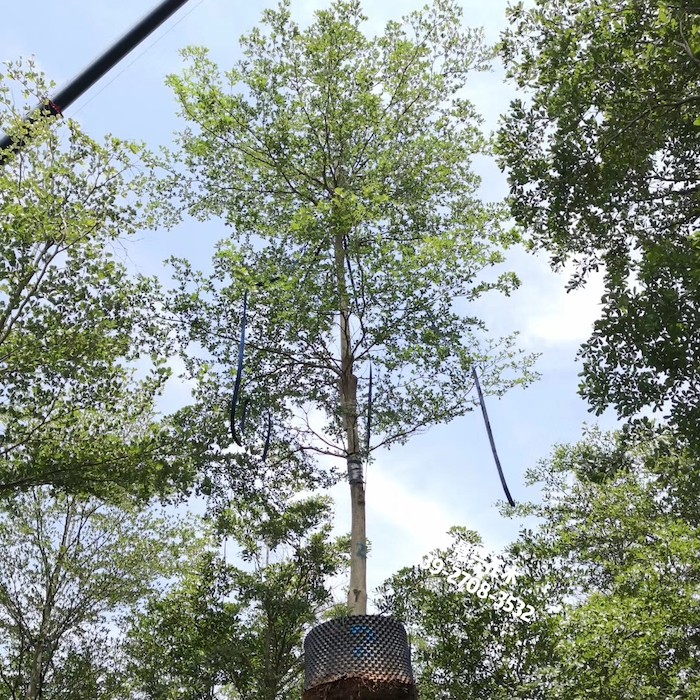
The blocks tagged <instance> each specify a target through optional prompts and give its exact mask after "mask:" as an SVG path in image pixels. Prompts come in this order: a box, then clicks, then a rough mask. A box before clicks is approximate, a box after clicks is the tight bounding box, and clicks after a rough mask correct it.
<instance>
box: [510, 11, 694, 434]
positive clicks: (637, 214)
mask: <svg viewBox="0 0 700 700" xmlns="http://www.w3.org/2000/svg"><path fill="white" fill-rule="evenodd" d="M698 12H699V10H698V6H697V3H694V2H689V1H686V0H682V1H681V2H676V3H669V2H665V1H656V0H654V1H652V0H641V1H636V0H635V2H632V1H631V0H630V1H627V0H624V1H622V2H619V1H616V2H613V1H612V0H584V1H579V0H567V1H565V2H558V1H557V2H552V1H550V0H537V2H536V3H535V5H534V7H532V8H531V9H525V7H524V5H523V4H522V3H519V4H516V5H514V6H513V7H512V8H511V9H510V14H509V18H510V21H511V28H510V29H508V30H507V31H506V32H505V33H504V34H503V37H502V38H503V41H502V44H501V55H502V56H503V59H504V60H505V62H506V64H507V66H508V74H509V76H510V78H511V79H512V80H513V81H514V82H515V83H516V84H517V85H518V87H519V88H520V89H521V90H522V91H523V92H524V99H518V100H515V101H514V102H513V103H512V105H511V109H510V112H509V113H508V115H507V116H506V117H505V119H504V123H503V126H502V128H501V130H500V134H499V139H498V151H499V153H500V156H501V162H502V164H503V166H505V167H507V168H508V170H509V179H510V186H511V195H512V199H511V202H512V212H513V215H514V217H515V218H516V220H517V221H518V223H519V224H521V225H522V226H523V227H525V228H527V229H528V230H529V231H530V232H531V242H532V244H533V245H534V246H535V247H538V248H543V249H545V250H547V251H548V252H549V253H550V254H551V260H552V264H553V266H554V267H555V268H557V269H558V268H559V267H560V266H561V265H562V264H563V263H564V262H565V261H567V260H569V261H573V263H574V265H575V270H576V271H575V274H574V276H573V278H572V279H571V281H570V284H569V287H570V288H574V287H577V286H579V285H582V284H584V283H585V280H586V279H587V278H588V276H589V275H590V273H591V272H592V271H596V270H599V269H601V270H602V271H603V272H604V279H605V286H606V290H605V294H604V295H603V298H602V299H601V302H602V306H603V309H602V315H601V318H600V319H599V320H598V321H597V322H596V324H595V328H594V332H593V335H592V336H591V338H590V339H589V340H588V342H586V343H585V344H584V345H583V347H582V349H581V356H582V358H583V360H584V367H583V382H582V385H581V391H582V392H583V394H584V395H585V396H586V397H587V398H588V399H589V401H590V402H591V404H592V406H593V408H594V409H595V411H596V412H597V413H601V412H602V411H603V410H604V409H605V408H606V407H607V406H614V407H615V408H616V409H617V411H618V413H619V414H620V415H621V416H627V417H629V416H633V415H635V414H637V413H639V412H640V411H642V410H643V409H645V408H652V409H654V410H660V409H666V408H668V409H669V413H670V417H671V419H672V421H673V423H674V424H675V425H676V426H677V427H678V428H679V429H680V430H681V431H682V433H683V434H684V435H685V436H686V437H687V438H688V439H690V440H691V441H693V442H694V443H695V444H696V445H698V442H697V429H696V425H697V422H698V417H699V414H698V406H700V400H699V399H700V396H699V395H698V386H700V374H699V371H700V365H699V364H698V359H697V358H698V357H700V353H699V352H698V345H697V338H698V337H699V336H700V316H699V315H698V300H699V299H700V286H699V280H700V277H699V276H698V270H700V257H698V254H699V248H698V237H697V235H696V229H697V228H698V226H697V222H698V217H699V215H700V209H699V208H698V179H699V172H698V153H699V151H700V130H699V128H698V126H699V124H700V121H699V119H698V115H699V114H700V77H699V76H700V73H699V72H698V68H699V67H700V33H699V31H700V30H699V29H698V21H697V17H698Z"/></svg>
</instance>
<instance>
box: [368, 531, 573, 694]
mask: <svg viewBox="0 0 700 700" xmlns="http://www.w3.org/2000/svg"><path fill="white" fill-rule="evenodd" d="M451 534H452V535H453V542H452V544H451V545H450V546H449V547H447V548H446V549H445V550H435V551H433V552H431V553H430V554H429V555H428V557H427V560H426V562H425V563H430V567H429V568H428V569H427V570H424V569H423V568H421V567H418V566H415V567H413V568H410V569H409V568H407V569H403V570H401V571H399V572H398V573H396V574H395V575H394V576H392V577H391V578H389V579H388V580H387V581H386V582H385V583H384V584H383V585H382V586H381V587H380V589H379V600H378V606H379V608H380V610H382V611H383V612H385V613H387V614H390V615H393V616H395V617H397V618H399V619H401V620H403V621H405V623H406V626H407V628H408V630H409V634H410V639H411V646H412V653H411V657H412V662H413V669H414V673H415V674H416V679H417V685H418V687H419V688H420V694H421V697H424V698H428V700H437V699H438V698H445V697H449V698H453V699H454V700H470V699H471V698H477V697H479V698H482V697H483V698H489V699H490V700H514V699H516V698H522V699H523V700H544V699H545V698H551V697H553V696H552V695H550V694H549V693H548V690H549V689H550V688H551V684H550V683H549V682H548V680H547V677H546V674H545V673H543V671H544V669H545V668H546V667H547V666H548V664H549V663H551V662H552V655H553V654H554V650H555V643H556V636H555V634H554V631H555V629H556V627H557V615H556V613H554V612H552V609H553V608H554V607H555V603H556V602H559V603H561V602H562V600H561V595H560V590H561V589H559V590H558V589H557V588H556V587H554V586H553V585H552V583H553V581H554V578H553V577H552V576H549V575H548V574H549V573H550V569H551V564H550V562H549V561H547V560H542V559H541V558H536V557H534V556H533V551H532V550H531V549H530V548H528V547H526V546H525V545H524V543H523V542H521V543H519V544H517V545H513V546H512V547H511V548H510V549H511V551H506V552H503V553H501V554H500V555H499V556H498V557H497V558H496V557H493V556H492V557H491V561H492V562H495V563H496V566H495V569H494V572H493V574H492V575H489V576H486V577H484V578H483V581H485V582H487V583H488V585H489V586H490V588H489V590H486V589H485V591H486V594H487V596H488V597H486V598H485V597H481V596H480V595H478V594H476V593H469V592H468V591H466V590H461V591H460V590H459V589H458V588H457V585H456V584H455V583H452V582H449V581H448V580H447V576H448V575H449V574H451V573H452V572H453V571H454V570H455V569H456V568H459V569H461V570H462V571H464V572H465V573H466V574H469V575H472V574H474V572H475V567H474V565H473V564H467V565H464V564H462V563H461V562H463V561H464V560H465V557H464V555H463V554H462V553H461V552H462V551H463V550H464V549H465V548H466V549H467V550H469V549H473V547H474V546H475V545H476V546H479V547H481V546H482V540H481V538H480V537H479V535H478V534H477V533H476V532H473V531H469V530H466V529H464V528H458V527H455V528H453V529H452V531H451ZM438 562H440V564H441V565H444V569H443V570H442V571H440V572H439V573H437V574H436V573H434V572H435V571H436V570H438V569H439V568H441V566H440V565H438ZM510 567H516V569H517V571H518V578H517V584H516V585H509V586H506V585H503V586H501V585H498V583H499V581H500V578H499V577H500V576H502V573H503V572H504V571H505V570H506V569H509V568H510ZM460 578H461V577H460ZM458 580H459V579H458ZM501 591H507V592H508V593H509V594H512V595H513V596H516V597H519V598H521V599H522V600H523V601H524V602H525V603H526V604H527V605H531V606H532V607H533V608H534V609H535V611H536V612H535V615H536V617H535V619H534V621H532V622H524V621H520V620H517V619H515V618H514V617H513V616H512V615H511V614H510V612H509V611H508V608H507V607H506V606H505V605H503V603H502V602H501V605H500V607H494V603H497V602H498V601H499V592H501ZM482 595H483V594H482ZM510 607H511V608H512V607H513V605H512V604H511V606H510Z"/></svg>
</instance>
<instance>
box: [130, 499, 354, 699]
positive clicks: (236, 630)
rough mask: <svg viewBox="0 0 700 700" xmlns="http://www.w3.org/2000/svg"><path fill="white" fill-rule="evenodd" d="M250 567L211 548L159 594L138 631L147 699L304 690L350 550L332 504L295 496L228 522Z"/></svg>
mask: <svg viewBox="0 0 700 700" xmlns="http://www.w3.org/2000/svg"><path fill="white" fill-rule="evenodd" d="M221 526H222V527H223V528H224V530H225V531H227V532H229V533H230V534H232V535H233V539H234V541H235V543H236V544H237V545H238V546H239V547H240V553H241V555H242V557H243V559H244V561H245V562H247V563H249V564H250V565H252V566H251V567H250V568H249V567H245V568H238V567H235V566H232V565H230V564H227V563H226V562H225V561H224V560H223V559H222V558H221V557H219V556H217V555H216V554H214V553H213V552H212V551H201V552H200V553H199V555H198V557H197V559H196V560H194V561H193V565H192V567H191V568H190V570H189V571H188V572H187V573H186V574H185V576H184V577H183V578H182V579H181V581H180V583H179V585H178V586H176V588H175V589H174V590H173V591H171V592H170V593H168V594H167V595H166V596H164V597H162V598H157V599H153V600H152V601H151V602H150V603H149V605H148V607H147V609H146V610H145V612H144V613H143V614H142V615H140V616H139V617H138V618H137V619H136V620H135V621H134V624H133V626H132V628H131V630H130V633H129V640H130V641H129V643H128V647H129V657H130V662H129V666H130V675H131V678H132V685H133V687H134V689H135V690H136V691H137V692H138V693H139V697H144V698H148V699H149V700H159V699H163V700H164V699H165V698H168V699H169V700H174V699H183V700H184V699H185V698H186V699H187V700H200V699H201V700H205V699H209V698H211V697H213V696H214V694H215V693H217V694H218V693H224V694H226V696H227V697H237V698H241V699H243V700H245V699H250V700H257V699H262V700H273V699H275V698H279V699H286V698H298V697H300V681H301V677H302V675H303V666H302V661H301V643H302V638H303V634H304V633H305V632H306V631H307V630H308V629H309V627H310V626H311V625H313V623H315V622H316V620H317V615H318V614H319V612H320V611H321V610H322V609H323V608H325V607H327V606H328V605H329V604H330V602H331V595H330V593H329V590H328V583H329V577H331V576H333V575H335V574H337V573H338V572H339V571H340V569H341V566H342V565H343V564H344V563H345V561H346V559H347V557H344V556H343V555H341V553H340V551H341V546H342V544H344V543H339V542H334V541H331V540H329V533H330V524H329V505H328V503H327V502H326V501H324V500H323V499H319V498H313V499H307V500H301V501H295V502H294V503H292V504H289V505H288V507H287V508H286V509H285V510H284V511H279V510H276V509H275V508H274V507H270V506H269V505H268V506H266V507H265V508H259V509H256V508H251V509H250V510H243V511H242V512H241V511H239V512H236V513H234V512H233V511H231V512H229V513H228V516H227V521H226V522H224V521H222V522H221Z"/></svg>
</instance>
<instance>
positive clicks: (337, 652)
mask: <svg viewBox="0 0 700 700" xmlns="http://www.w3.org/2000/svg"><path fill="white" fill-rule="evenodd" d="M304 669H305V682H304V690H308V689H310V688H314V687H316V686H318V685H322V684H324V683H331V682H333V681H338V680H340V679H343V678H359V679H363V680H365V681H373V682H379V683H382V682H388V683H398V684H406V685H413V684H414V680H413V671H412V669H411V650H410V648H409V646H408V639H407V637H406V630H405V629H404V626H403V625H402V624H401V623H400V622H399V621H398V620H395V619H394V618H391V617H382V616H380V615H356V616H352V617H344V618H339V619H336V620H330V621H329V622H324V623H323V624H322V625H319V626H318V627H315V628H314V629H312V630H311V632H309V634H308V635H306V639H305V640H304Z"/></svg>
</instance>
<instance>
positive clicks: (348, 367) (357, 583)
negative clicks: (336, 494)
mask: <svg viewBox="0 0 700 700" xmlns="http://www.w3.org/2000/svg"><path fill="white" fill-rule="evenodd" d="M335 267H336V277H337V284H338V297H339V324H340V359H341V375H340V410H341V415H342V416H343V426H344V429H345V439H346V443H347V469H348V481H349V482H350V503H351V511H350V512H351V523H352V524H351V532H350V589H349V590H348V607H349V609H350V614H351V615H366V614H367V536H366V528H365V485H364V480H363V473H362V455H361V450H360V440H359V435H358V431H357V376H356V375H355V373H354V359H355V358H354V356H353V352H352V328H351V325H350V315H351V308H350V299H349V296H348V288H347V281H346V277H345V248H344V247H343V234H342V233H336V235H335Z"/></svg>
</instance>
